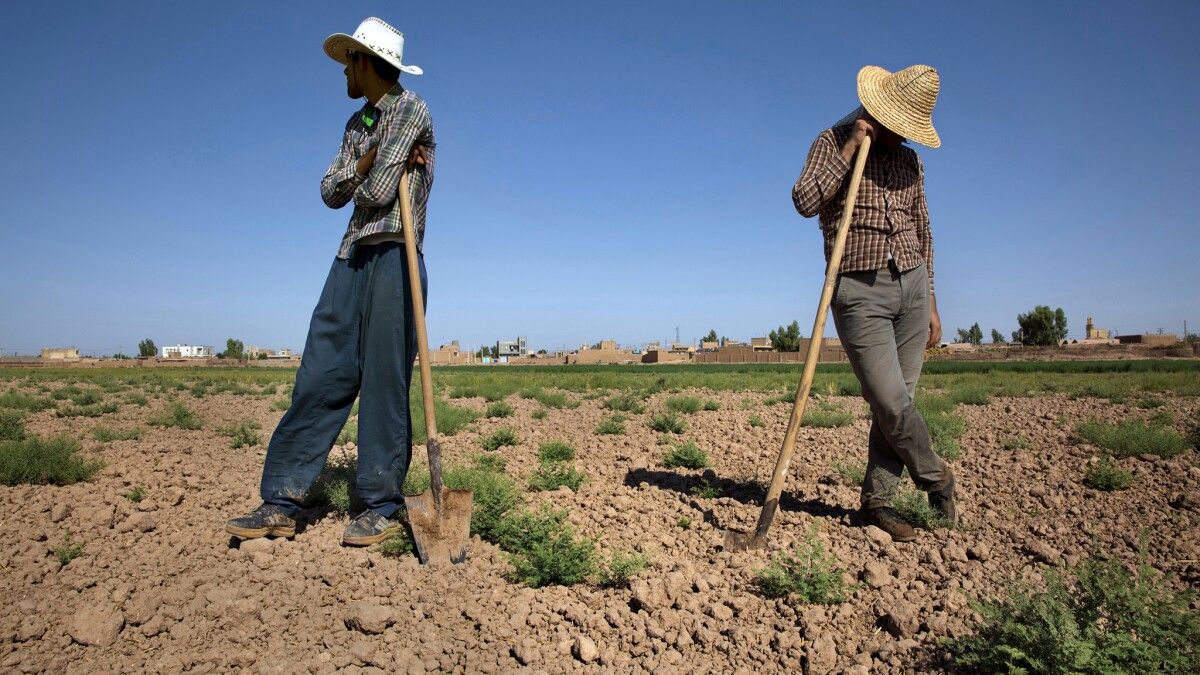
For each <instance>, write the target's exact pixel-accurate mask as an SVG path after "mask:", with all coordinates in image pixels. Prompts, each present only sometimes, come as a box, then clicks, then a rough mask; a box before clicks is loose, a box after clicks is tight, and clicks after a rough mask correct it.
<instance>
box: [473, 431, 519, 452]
mask: <svg viewBox="0 0 1200 675" xmlns="http://www.w3.org/2000/svg"><path fill="white" fill-rule="evenodd" d="M520 442H521V439H519V438H517V432H515V431H513V430H512V429H509V428H508V427H501V428H499V429H497V430H495V431H493V432H492V433H490V434H488V435H487V436H484V437H482V438H480V439H479V445H480V447H482V448H483V449H484V450H492V451H495V450H499V449H500V448H503V447H504V446H506V445H516V444H517V443H520Z"/></svg>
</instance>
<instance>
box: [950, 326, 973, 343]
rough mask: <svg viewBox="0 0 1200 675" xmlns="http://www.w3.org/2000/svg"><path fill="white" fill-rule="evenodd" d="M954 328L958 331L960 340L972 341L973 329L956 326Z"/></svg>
mask: <svg viewBox="0 0 1200 675" xmlns="http://www.w3.org/2000/svg"><path fill="white" fill-rule="evenodd" d="M954 330H955V332H957V333H958V341H959V342H970V341H971V329H969V328H955V329H954Z"/></svg>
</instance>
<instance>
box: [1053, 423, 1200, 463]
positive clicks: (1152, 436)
mask: <svg viewBox="0 0 1200 675" xmlns="http://www.w3.org/2000/svg"><path fill="white" fill-rule="evenodd" d="M1075 432H1076V433H1077V434H1079V436H1080V437H1081V438H1083V440H1085V441H1087V442H1089V443H1091V444H1092V445H1095V446H1098V447H1101V448H1104V449H1105V450H1110V451H1112V453H1113V454H1114V455H1116V456H1117V457H1129V456H1131V455H1142V454H1150V455H1158V456H1159V457H1174V456H1176V455H1178V454H1180V453H1182V452H1184V451H1186V450H1187V449H1188V443H1187V441H1186V440H1185V439H1184V438H1183V437H1182V436H1180V435H1179V434H1177V433H1175V432H1174V431H1171V430H1170V429H1164V428H1161V427H1157V426H1154V425H1150V424H1145V423H1143V422H1140V421H1137V420H1125V421H1123V422H1120V423H1119V424H1111V423H1109V422H1104V421H1101V420H1090V421H1087V422H1083V423H1081V424H1080V425H1079V426H1077V427H1076V428H1075Z"/></svg>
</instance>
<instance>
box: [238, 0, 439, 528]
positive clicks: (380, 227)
mask: <svg viewBox="0 0 1200 675" xmlns="http://www.w3.org/2000/svg"><path fill="white" fill-rule="evenodd" d="M325 53H326V54H328V55H329V56H330V58H332V59H333V60H335V61H337V62H338V63H342V64H345V66H346V68H345V70H344V71H343V72H344V73H345V75H346V93H347V95H349V96H350V98H352V99H357V98H364V97H365V98H366V99H367V103H366V104H365V105H363V106H362V108H361V109H359V110H356V111H355V112H354V114H352V115H351V116H350V120H349V121H348V122H347V123H346V129H345V133H344V134H343V136H342V142H341V146H340V148H339V149H338V153H337V156H336V157H335V158H334V160H333V163H332V164H331V165H330V166H329V170H328V171H326V172H325V177H324V178H322V179H321V198H322V199H323V200H324V201H325V204H326V205H328V206H329V207H330V208H335V209H337V208H341V207H343V206H345V205H346V204H348V203H350V202H351V201H353V202H354V212H353V214H351V216H350V225H349V227H348V228H347V229H346V233H345V235H344V236H343V237H342V242H341V246H340V247H339V248H338V253H337V257H336V258H335V259H334V261H333V266H332V267H331V269H330V271H329V276H328V278H327V280H326V282H325V288H324V290H322V291H321V298H320V300H319V301H318V302H317V307H316V309H315V310H314V311H313V316H312V323H311V324H310V326H309V331H308V339H307V341H306V342H305V345H304V360H303V362H302V363H301V365H300V369H299V371H298V372H297V373H296V385H295V388H294V390H293V392H292V403H291V407H289V408H288V411H287V413H285V414H284V416H283V419H281V420H280V421H279V426H278V427H276V429H275V433H274V434H273V435H272V436H271V442H270V444H269V445H268V447H267V457H266V462H265V464H264V466H263V475H262V484H261V488H260V492H261V496H262V501H263V503H262V505H261V506H259V507H258V508H257V509H255V510H254V511H253V512H251V513H249V514H248V515H245V516H242V517H240V518H234V519H233V520H230V521H229V522H228V523H227V524H226V527H225V529H226V531H227V532H229V533H230V534H232V535H234V536H237V537H242V538H252V537H263V536H283V537H291V536H293V535H295V533H296V521H295V517H296V514H297V512H298V511H299V510H300V508H301V506H302V505H303V503H304V500H305V497H306V496H307V494H308V492H309V489H310V488H311V487H312V485H313V483H314V482H315V481H316V479H317V476H318V475H319V474H320V472H321V469H322V467H324V465H325V459H326V457H327V456H328V455H329V451H330V449H331V448H332V446H333V443H334V440H335V439H336V438H337V436H338V433H339V432H340V430H341V428H342V426H343V425H344V424H345V422H346V419H347V417H348V416H349V415H350V409H351V406H352V405H353V403H354V399H355V397H360V406H359V414H358V477H357V486H356V495H355V496H356V497H357V498H358V499H359V501H361V502H362V503H363V505H364V506H365V507H366V508H365V510H364V511H363V512H362V513H361V514H360V515H358V517H356V518H355V519H354V520H353V521H351V523H350V525H349V526H348V527H347V528H346V531H345V534H344V535H343V537H342V541H343V543H345V544H348V545H353V546H366V545H370V544H374V543H377V542H379V541H382V540H383V539H385V538H386V537H387V536H388V535H390V534H391V533H392V532H395V531H396V530H397V529H398V523H397V521H396V520H395V518H394V516H395V513H396V511H397V510H398V509H399V508H400V507H401V506H402V505H403V503H404V495H403V492H402V491H401V485H402V484H403V483H404V476H405V474H406V473H407V471H408V464H409V449H410V447H411V440H412V420H411V419H410V417H409V404H408V392H409V382H410V380H411V379H412V369H413V360H414V358H415V356H416V349H417V347H416V334H415V330H414V326H413V322H412V295H411V292H410V290H409V289H410V287H409V281H408V269H407V265H406V263H405V251H404V246H403V243H402V242H403V237H402V235H401V232H402V231H403V228H402V226H401V220H400V208H399V207H398V205H397V201H396V198H397V193H398V189H399V184H400V174H401V172H402V171H403V170H404V168H405V166H406V165H407V166H409V167H410V170H411V172H412V179H411V180H410V189H409V194H407V195H405V198H406V199H409V200H411V203H412V210H413V217H414V221H415V222H414V226H415V230H416V236H417V246H418V248H419V247H420V246H421V239H422V238H423V235H424V232H425V211H426V204H427V203H428V200H429V191H430V188H431V187H432V185H433V159H434V148H435V144H434V138H433V121H432V119H431V118H430V115H429V109H428V108H427V107H426V105H425V102H424V101H423V100H421V98H420V97H418V96H417V95H416V94H414V93H413V92H411V91H409V90H407V89H405V88H404V87H401V86H400V84H399V76H400V73H407V74H409V75H420V74H421V69H420V68H418V67H416V66H412V65H407V64H405V63H403V60H402V56H403V53H404V36H403V35H402V34H401V33H400V31H398V30H396V29H395V28H392V27H391V26H389V25H388V24H386V23H384V22H383V21H381V20H379V19H377V18H374V17H371V18H368V19H366V20H365V21H363V22H362V23H361V24H360V25H359V27H358V30H356V31H355V32H354V35H352V36H351V35H346V34H343V33H338V34H335V35H332V36H330V37H329V38H328V39H327V40H325ZM420 268H421V269H420V275H421V285H422V287H424V286H425V283H426V279H425V264H424V258H423V256H422V257H421V263H420Z"/></svg>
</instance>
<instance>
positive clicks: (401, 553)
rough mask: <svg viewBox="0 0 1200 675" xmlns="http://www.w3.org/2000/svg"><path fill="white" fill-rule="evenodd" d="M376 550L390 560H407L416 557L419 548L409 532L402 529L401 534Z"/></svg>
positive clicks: (384, 542)
mask: <svg viewBox="0 0 1200 675" xmlns="http://www.w3.org/2000/svg"><path fill="white" fill-rule="evenodd" d="M376 550H378V551H379V553H381V554H382V555H384V556H386V557H388V558H405V557H408V556H411V555H414V554H415V553H416V551H417V547H416V544H415V543H413V540H412V535H411V534H410V533H409V531H408V530H407V529H405V528H400V531H399V532H396V533H395V534H393V535H392V536H390V537H388V538H387V539H384V540H383V541H382V542H380V543H379V545H378V547H377V549H376Z"/></svg>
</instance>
